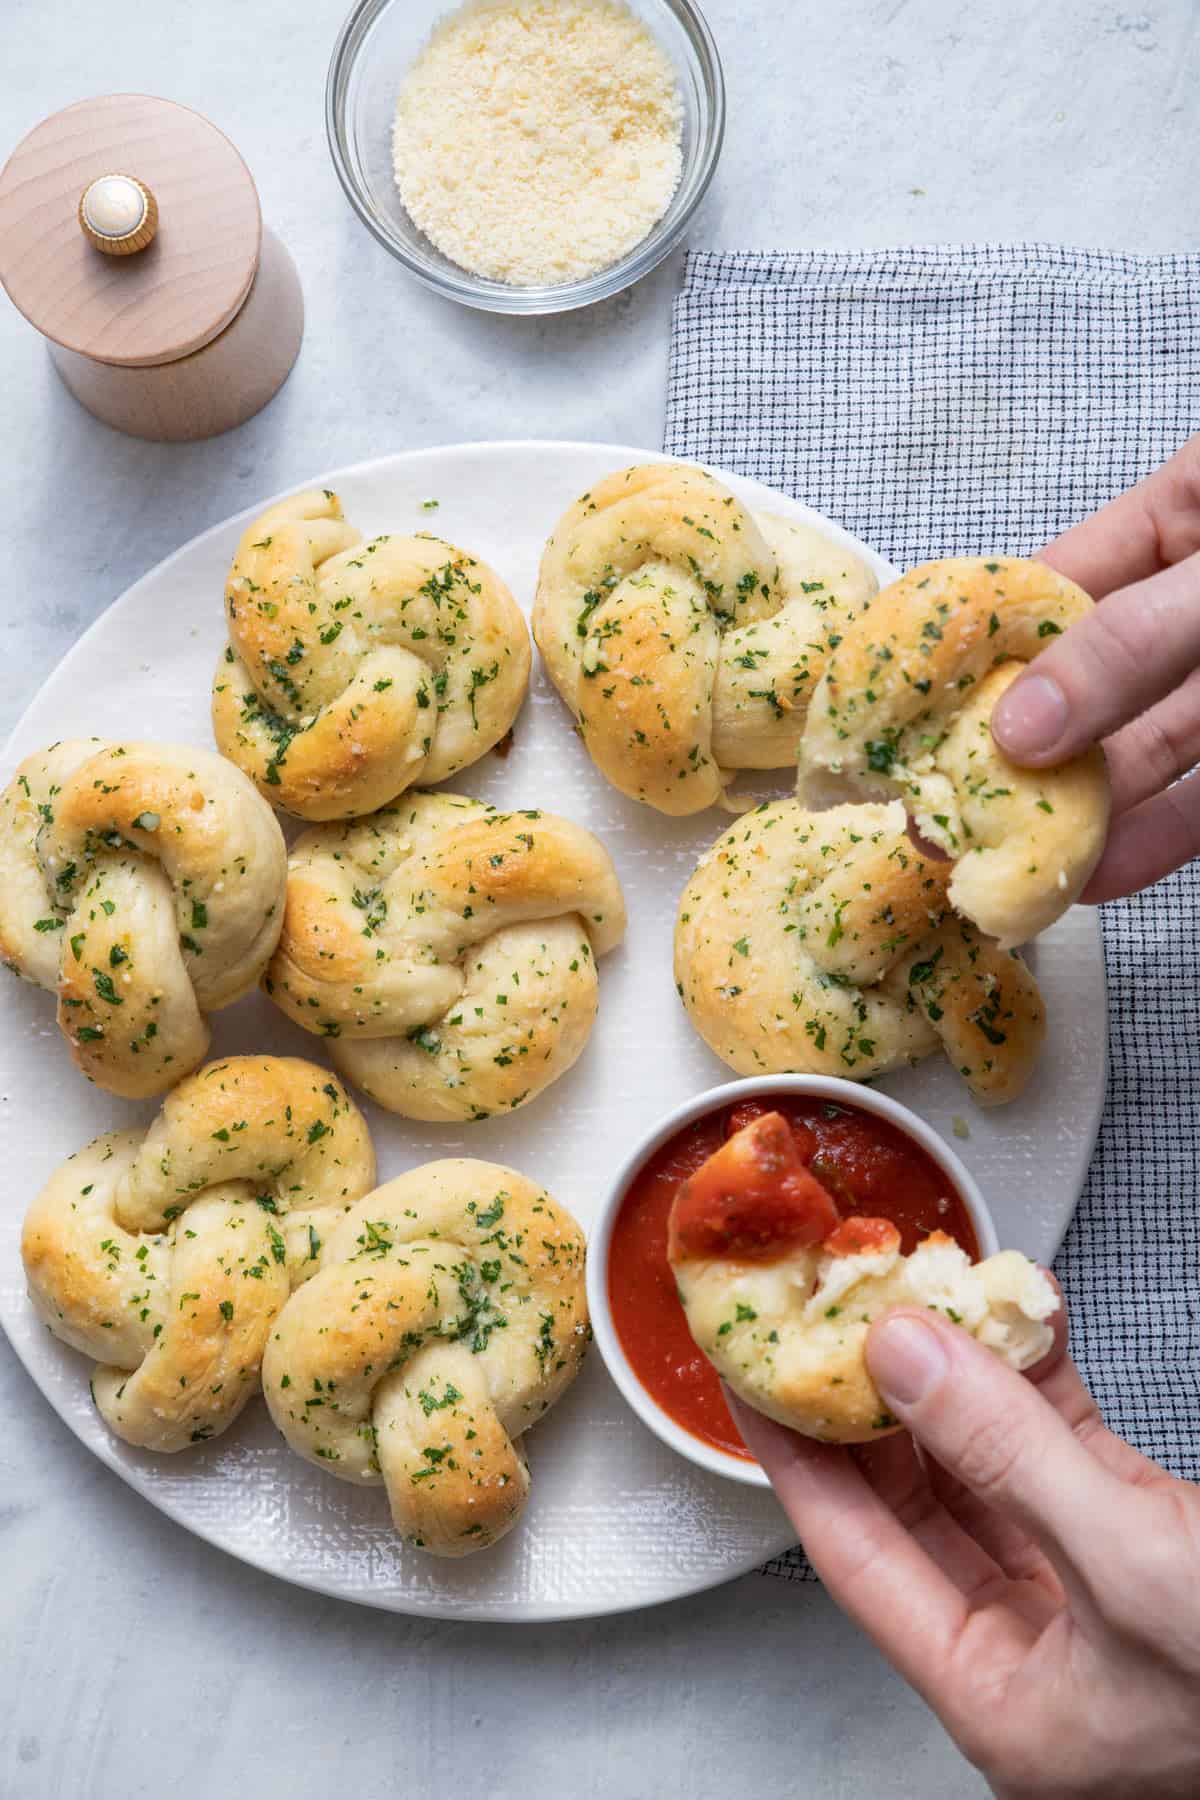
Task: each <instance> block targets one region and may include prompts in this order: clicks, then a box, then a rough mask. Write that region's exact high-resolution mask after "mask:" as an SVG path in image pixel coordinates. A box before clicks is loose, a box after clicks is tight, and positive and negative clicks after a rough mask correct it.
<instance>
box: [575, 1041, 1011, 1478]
mask: <svg viewBox="0 0 1200 1800" xmlns="http://www.w3.org/2000/svg"><path fill="white" fill-rule="evenodd" d="M797 1095H803V1096H804V1098H805V1099H808V1100H829V1101H833V1102H835V1103H836V1104H838V1105H839V1106H856V1107H858V1108H859V1110H860V1111H862V1112H868V1113H875V1114H876V1115H877V1117H879V1118H881V1119H886V1120H887V1121H888V1122H889V1124H891V1125H895V1126H896V1127H897V1128H898V1129H899V1130H900V1131H903V1132H907V1134H908V1136H909V1137H910V1138H912V1140H913V1142H914V1143H916V1144H919V1145H920V1147H921V1149H922V1150H924V1151H925V1153H926V1155H928V1156H930V1157H932V1159H933V1161H934V1162H935V1163H937V1165H938V1167H939V1168H940V1169H941V1170H942V1171H943V1173H944V1174H945V1175H946V1177H947V1178H948V1179H949V1181H950V1182H952V1184H953V1185H954V1187H955V1188H956V1189H957V1191H958V1193H959V1194H961V1196H962V1199H963V1203H964V1205H965V1206H966V1209H967V1212H968V1214H969V1215H970V1219H971V1223H972V1225H973V1226H974V1227H975V1236H976V1237H977V1238H978V1240H979V1250H980V1255H981V1256H991V1255H992V1254H993V1253H994V1252H995V1251H997V1250H998V1249H999V1248H1000V1244H999V1240H998V1239H997V1237H996V1227H995V1226H994V1225H993V1223H992V1215H991V1213H990V1212H989V1211H988V1209H987V1204H986V1202H985V1200H984V1198H983V1195H982V1194H981V1193H980V1191H979V1186H978V1183H977V1182H976V1181H975V1178H974V1176H973V1175H971V1174H969V1173H968V1171H967V1170H966V1169H965V1168H964V1167H963V1165H962V1163H961V1162H960V1161H959V1159H958V1157H957V1156H956V1155H955V1154H954V1152H953V1150H951V1149H950V1147H949V1145H948V1144H946V1143H944V1142H943V1140H942V1139H941V1138H940V1137H939V1136H938V1134H937V1132H936V1131H934V1130H932V1129H931V1127H930V1126H928V1125H927V1124H926V1123H925V1121H924V1119H921V1118H918V1117H917V1114H916V1113H915V1112H911V1111H910V1110H909V1108H908V1107H907V1106H901V1105H900V1103H899V1101H898V1100H889V1098H888V1096H887V1095H886V1094H880V1093H877V1092H876V1090H875V1089H874V1088H869V1087H859V1086H858V1084H857V1083H856V1082H853V1081H840V1080H838V1079H837V1077H836V1076H826V1075H755V1076H752V1077H751V1078H750V1079H749V1080H747V1081H731V1082H729V1083H728V1084H727V1085H726V1086H724V1087H715V1088H708V1089H707V1090H706V1091H705V1092H704V1093H703V1094H697V1095H696V1097H695V1099H694V1100H687V1101H685V1102H684V1104H683V1105H682V1106H677V1107H676V1108H675V1110H674V1111H673V1112H670V1113H668V1114H667V1116H666V1118H665V1119H663V1120H662V1121H661V1123H660V1124H658V1125H656V1126H655V1127H654V1129H653V1130H652V1131H648V1132H647V1133H646V1135H645V1136H644V1137H643V1138H641V1139H640V1141H639V1142H638V1143H636V1144H635V1145H634V1147H633V1149H632V1150H631V1151H630V1152H629V1155H628V1156H627V1157H626V1158H625V1160H624V1162H622V1163H621V1165H620V1167H619V1168H618V1169H617V1171H616V1173H615V1174H614V1176H613V1179H612V1184H611V1186H610V1187H609V1190H608V1193H607V1195H606V1196H605V1201H604V1207H603V1210H602V1212H601V1214H600V1219H599V1223H598V1224H597V1225H596V1227H595V1229H594V1230H593V1232H592V1234H591V1241H590V1243H589V1245H588V1266H587V1288H588V1306H589V1308H590V1309H591V1315H592V1330H593V1332H594V1333H595V1338H596V1343H597V1344H598V1345H599V1348H600V1354H601V1356H602V1357H603V1358H604V1362H605V1366H606V1367H607V1369H608V1372H609V1374H610V1375H611V1376H612V1378H613V1380H614V1381H615V1382H616V1384H617V1386H618V1387H619V1388H620V1390H621V1393H622V1394H623V1395H624V1397H625V1399H626V1400H627V1401H628V1402H629V1404H630V1406H631V1407H632V1408H633V1410H634V1412H635V1413H636V1414H637V1415H638V1418H639V1419H641V1421H642V1423H643V1424H644V1425H648V1426H649V1427H650V1430H651V1431H653V1432H654V1433H655V1434H656V1435H657V1436H658V1437H660V1438H661V1439H662V1441H663V1443H664V1444H669V1445H670V1447H671V1449H672V1450H677V1451H678V1452H679V1454H680V1456H686V1457H687V1458H688V1460H689V1461H690V1462H694V1463H698V1464H699V1466H700V1467H701V1468H702V1469H709V1470H711V1472H712V1473H713V1474H714V1475H725V1476H727V1477H728V1479H729V1480H730V1481H741V1482H743V1483H745V1484H746V1486H748V1487H769V1486H770V1483H769V1482H768V1480H767V1478H766V1476H765V1475H764V1473H763V1471H762V1469H761V1468H760V1467H759V1465H758V1463H756V1462H748V1461H747V1460H746V1459H745V1458H744V1457H740V1456H730V1455H729V1454H728V1453H727V1452H726V1451H724V1450H718V1449H717V1448H716V1446H715V1445H713V1444H706V1443H704V1442H703V1440H702V1439H700V1438H698V1437H693V1436H692V1434H691V1432H690V1431H685V1430H684V1428H683V1426H682V1425H677V1424H676V1422H675V1420H674V1419H673V1418H672V1417H671V1416H670V1414H669V1413H666V1412H664V1411H663V1409H662V1407H661V1406H660V1405H659V1404H658V1402H657V1400H655V1399H654V1397H653V1395H652V1394H650V1393H649V1392H648V1390H647V1389H646V1388H644V1387H643V1386H642V1384H641V1382H640V1381H639V1379H638V1377H637V1375H636V1374H635V1373H634V1371H633V1368H632V1365H631V1364H630V1361H629V1358H628V1357H627V1356H626V1354H625V1351H624V1349H623V1347H622V1345H621V1340H620V1338H619V1337H618V1335H617V1328H616V1326H615V1324H614V1323H613V1316H612V1307H611V1305H610V1304H609V1298H608V1255H609V1246H610V1244H611V1242H612V1232H613V1225H614V1223H615V1221H616V1217H617V1214H618V1213H619V1212H620V1210H621V1205H622V1202H623V1201H624V1199H625V1196H626V1194H627V1193H628V1192H629V1188H630V1186H631V1184H632V1182H633V1179H634V1177H635V1176H636V1175H637V1174H639V1173H640V1171H641V1169H642V1167H643V1166H644V1164H645V1163H646V1162H648V1161H649V1159H650V1157H652V1156H653V1155H654V1153H655V1151H656V1150H660V1149H661V1148H662V1146H663V1145H664V1144H665V1143H666V1141H667V1139H668V1138H671V1137H674V1135H675V1133H676V1132H677V1131H682V1130H683V1128H684V1126H686V1125H691V1124H692V1123H693V1122H694V1121H695V1120H696V1119H702V1118H704V1117H705V1115H706V1114H708V1113H712V1112H724V1111H725V1110H726V1109H727V1108H728V1107H730V1106H736V1105H737V1103H738V1101H739V1100H772V1099H783V1098H790V1097H795V1096H797Z"/></svg>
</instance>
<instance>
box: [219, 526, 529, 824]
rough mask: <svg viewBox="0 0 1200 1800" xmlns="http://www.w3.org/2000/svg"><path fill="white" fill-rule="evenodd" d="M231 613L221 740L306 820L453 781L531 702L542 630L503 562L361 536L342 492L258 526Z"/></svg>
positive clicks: (222, 674)
mask: <svg viewBox="0 0 1200 1800" xmlns="http://www.w3.org/2000/svg"><path fill="white" fill-rule="evenodd" d="M225 610H226V617H227V619H228V624H229V638H230V642H229V646H228V648H227V650H226V651H225V653H224V655H223V657H222V659H221V661H220V662H219V663H218V665H217V672H216V675H215V677H214V680H213V730H214V733H215V735H216V739H217V743H218V745H219V746H220V748H221V750H222V752H223V753H224V754H225V755H226V756H228V757H230V758H231V759H232V760H233V761H234V762H236V763H237V764H239V766H240V767H241V768H243V769H244V770H245V771H246V773H247V774H248V775H249V776H250V777H251V778H252V780H253V781H254V782H255V783H256V784H257V786H258V788H259V791H260V792H261V793H262V794H264V795H265V796H266V798H267V799H268V800H270V801H271V802H272V804H273V805H275V806H280V807H283V808H284V809H285V810H286V811H288V812H292V813H296V814H298V815H299V816H300V817H301V818H304V819H344V818H351V817H355V816H358V815H360V814H363V813H368V812H371V811H373V810H374V809H375V808H376V807H379V806H384V805H386V804H387V803H388V802H389V801H391V800H394V799H395V798H396V796H397V795H398V794H401V793H403V792H404V790H405V789H406V788H408V787H410V786H412V784H413V783H414V782H416V781H418V780H423V781H430V782H432V781H444V780H445V779H446V778H447V777H448V776H450V775H453V774H455V773H456V772H457V771H458V770H459V769H463V768H466V767H467V766H468V765H469V764H470V763H473V762H476V761H478V759H479V758H480V757H481V756H482V755H484V753H485V752H486V751H488V750H490V749H491V748H492V747H493V745H495V744H496V743H498V742H499V740H500V739H501V738H502V737H503V736H504V734H505V732H507V731H508V730H509V728H510V727H511V725H512V722H513V720H514V719H515V717H516V715H517V712H518V711H519V709H520V706H521V702H522V700H523V699H524V697H525V689H526V686H527V685H528V681H529V665H530V649H529V633H528V630H527V629H526V625H525V620H524V618H523V616H522V614H521V611H520V608H519V607H518V606H517V604H516V602H515V600H514V599H513V597H512V595H511V594H510V593H509V591H508V589H507V588H506V587H505V585H504V583H503V582H502V581H501V580H500V578H499V576H498V575H496V573H495V572H494V570H492V569H490V568H488V566H487V564H486V563H482V562H480V561H479V559H478V558H477V557H474V556H471V555H470V554H469V553H468V552H467V551H465V550H459V549H457V548H456V547H455V546H454V545H453V544H447V543H443V542H442V540H441V539H439V538H434V537H430V536H428V535H427V534H422V535H421V536H419V537H387V536H385V537H378V538H374V539H373V540H372V541H371V542H370V543H363V541H362V539H361V538H360V536H359V533H358V532H357V531H355V530H354V529H353V528H352V527H351V526H349V525H348V524H347V523H346V522H345V520H344V519H343V517H342V510H341V505H340V503H339V501H338V498H337V496H336V494H332V493H329V492H316V491H314V492H310V493H304V494H294V495H292V496H291V497H290V498H289V499H287V500H283V501H281V502H280V503H279V504H278V505H277V506H273V507H271V508H270V509H269V510H268V511H267V512H265V513H264V514H263V515H262V516H261V518H259V519H256V520H255V521H254V523H253V524H252V525H250V526H248V527H247V529H246V531H245V533H244V534H243V536H242V541H241V543H240V544H239V546H238V550H237V554H236V556H235V557H234V560H233V566H232V568H231V570H230V574H229V579H228V582H227V584H226V590H225Z"/></svg>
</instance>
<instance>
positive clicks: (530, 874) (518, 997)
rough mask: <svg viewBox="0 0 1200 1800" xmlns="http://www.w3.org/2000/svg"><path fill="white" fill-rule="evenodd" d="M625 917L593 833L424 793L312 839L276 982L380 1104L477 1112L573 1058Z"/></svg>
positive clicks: (284, 1004)
mask: <svg viewBox="0 0 1200 1800" xmlns="http://www.w3.org/2000/svg"><path fill="white" fill-rule="evenodd" d="M624 929H625V908H624V901H623V898H622V895H621V889H620V884H619V882H618V880H617V876H616V872H615V870H614V868H613V865H612V862H611V860H610V858H609V857H608V855H607V853H606V852H605V850H604V849H603V847H602V846H601V844H600V843H599V842H598V841H597V839H596V838H594V837H593V836H592V835H591V833H590V832H587V831H584V830H583V829H582V828H581V827H579V826H577V825H573V824H572V823H571V822H570V821H569V820H567V819H561V818H557V817H556V816H555V815H553V814H551V813H542V812H538V811H536V810H534V809H530V810H527V811H523V812H515V813H500V812H497V811H496V810H495V809H494V808H491V807H486V806H483V805H482V804H481V803H480V802H478V801H475V800H466V799H463V798H462V797H460V796H458V795H452V794H414V795H410V796H408V797H406V798H405V799H404V800H403V801H401V802H400V803H399V804H397V805H396V806H394V807H390V808H387V809H385V810H384V811H382V812H379V813H375V814H373V815H371V817H369V818H367V819H363V820H359V821H356V822H354V823H353V824H348V825H343V826H324V827H319V828H318V829H316V830H313V831H309V832H306V833H305V834H304V836H303V837H301V838H300V839H299V840H298V841H297V843H296V844H295V846H294V848H293V852H292V857H291V861H290V865H289V875H288V899H287V908H286V915H285V921H284V929H283V935H282V937H281V939H280V943H279V948H278V951H277V952H276V954H275V957H274V958H273V960H272V962H271V966H270V969H269V970H268V973H267V978H266V983H265V986H266V989H267V992H268V993H269V994H270V995H271V997H272V999H273V1000H274V1001H275V1003H276V1004H277V1005H278V1006H280V1007H281V1008H282V1010H283V1011H284V1012H286V1013H287V1015H288V1017H289V1018H291V1019H294V1020H295V1022H296V1023H297V1024H298V1025H301V1026H303V1027H304V1029H305V1030H307V1031H311V1032H315V1033H317V1034H319V1035H321V1036H324V1037H326V1038H328V1040H329V1049H330V1053H331V1055H332V1056H333V1058H334V1060H335V1062H336V1063H337V1065H338V1067H339V1068H340V1069H341V1070H342V1071H343V1072H344V1073H345V1074H347V1075H348V1076H349V1077H350V1078H351V1079H352V1080H354V1081H356V1082H357V1083H358V1084H359V1086H360V1087H362V1088H364V1089H365V1090H366V1092H367V1093H369V1094H370V1095H371V1096H372V1098H373V1099H376V1100H378V1101H379V1102H380V1104H381V1105H383V1106H386V1107H388V1108H389V1109H391V1110H392V1111H395V1112H400V1113H403V1114H405V1115H406V1116H408V1117H411V1118H422V1119H434V1120H439V1119H446V1120H458V1119H478V1118H483V1117H487V1116H488V1115H490V1114H492V1113H496V1112H501V1111H511V1110H512V1109H513V1108H514V1107H516V1106H520V1105H523V1104H524V1103H525V1102H526V1101H528V1100H531V1099H533V1098H534V1097H535V1096H536V1095H537V1094H539V1093H540V1092H541V1091H542V1090H543V1089H544V1088H545V1087H547V1086H548V1085H549V1083H550V1082H552V1081H554V1080H555V1079H557V1077H558V1076H559V1075H561V1074H563V1073H564V1072H565V1071H566V1070H567V1069H568V1068H570V1066H571V1064H572V1063H573V1062H574V1061H575V1059H576V1058H577V1056H578V1055H579V1054H580V1052H581V1051H582V1049H583V1046H584V1044H585V1043H586V1042H587V1038H588V1034H589V1032H590V1030H591V1026H592V1021H593V1019H594V1017H595V1012H596V1005H597V993H598V988H597V977H596V968H595V964H596V958H597V957H599V956H601V955H603V954H605V953H606V952H607V951H608V950H610V949H612V948H613V947H614V946H615V945H616V944H618V943H619V942H620V940H621V937H622V935H623V933H624Z"/></svg>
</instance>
